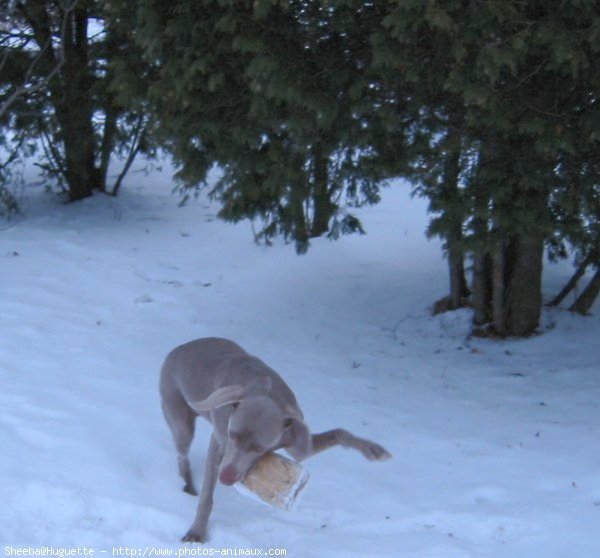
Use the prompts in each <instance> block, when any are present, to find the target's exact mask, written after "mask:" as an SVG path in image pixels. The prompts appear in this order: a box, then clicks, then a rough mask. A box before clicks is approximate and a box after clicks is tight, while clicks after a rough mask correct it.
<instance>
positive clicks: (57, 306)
mask: <svg viewBox="0 0 600 558" xmlns="http://www.w3.org/2000/svg"><path fill="white" fill-rule="evenodd" d="M178 201H179V198H178V197H177V196H173V195H172V194H171V182H170V178H169V176H168V175H167V174H162V175H161V174H155V175H151V176H149V177H146V176H144V175H143V174H139V173H138V174H134V175H132V176H131V177H130V178H129V181H128V183H127V184H126V185H125V186H124V188H123V190H122V193H121V195H120V196H119V197H118V198H116V199H113V198H109V197H104V196H95V197H93V198H92V199H89V200H85V201H83V202H81V203H77V204H72V205H62V204H61V203H60V202H59V200H57V199H56V198H55V197H54V196H51V195H48V194H44V193H41V192H37V191H34V189H31V188H30V189H29V190H28V192H27V194H26V197H25V200H24V202H25V210H26V216H25V218H22V219H20V220H18V221H17V222H16V223H15V224H13V225H12V226H8V227H7V228H5V229H4V230H2V231H1V232H0V315H1V320H0V390H1V391H0V451H1V454H0V475H1V479H2V483H1V488H0V498H1V500H0V501H1V504H2V505H1V506H0V543H1V544H2V551H3V552H4V553H5V555H9V552H15V551H16V550H17V549H21V551H23V549H32V551H34V550H35V549H39V547H42V546H45V547H53V548H54V549H59V548H63V549H65V548H69V547H78V546H79V547H84V546H86V547H89V548H94V549H95V550H96V556H102V555H107V556H112V555H113V554H114V552H113V549H114V548H116V549H117V551H116V552H117V554H118V553H119V550H118V549H119V548H120V552H121V554H123V553H124V552H125V550H126V549H127V550H128V551H129V552H130V555H131V554H135V553H138V554H144V553H145V552H146V553H147V552H148V551H149V550H151V549H155V550H160V549H163V550H164V549H170V550H169V551H173V552H175V553H176V552H177V551H178V550H181V549H185V548H187V550H188V553H189V552H190V551H191V550H192V549H193V548H194V547H190V546H187V547H184V546H182V545H181V543H179V539H180V537H181V536H182V535H183V534H184V533H185V532H186V531H187V528H188V527H189V525H190V524H191V522H192V519H193V516H194V513H195V508H196V503H197V502H196V499H195V498H192V497H190V496H189V495H187V494H185V493H183V492H182V491H181V486H182V482H181V480H180V479H179V477H178V475H177V467H176V455H175V451H174V448H173V446H172V441H171V438H170V434H169V432H168V430H167V427H166V424H165V423H164V420H163V417H162V414H161V410H160V403H159V397H158V391H157V378H158V370H159V367H160V365H161V362H162V359H163V358H164V356H165V355H166V354H167V352H168V351H169V350H170V349H172V348H173V347H174V346H176V345H178V344H180V343H182V342H185V341H188V340H191V339H193V338H197V337H203V336H210V335H218V336H225V337H229V338H231V339H234V340H235V341H237V342H239V343H240V344H241V345H242V346H244V347H245V348H247V349H248V350H249V351H250V352H252V353H254V354H256V355H258V356H259V357H261V358H262V359H263V360H264V361H266V362H267V363H268V364H269V365H271V366H272V367H274V368H275V369H276V370H278V371H279V372H280V373H281V375H282V376H283V377H284V378H285V379H286V380H287V382H288V383H289V384H290V385H291V386H292V388H293V389H294V390H295V391H296V394H297V396H298V398H299V401H300V403H301V405H302V407H303V410H304V414H305V416H306V418H307V421H308V423H309V424H310V425H311V427H312V429H313V430H314V431H320V430H325V429H329V428H331V427H336V426H342V427H345V428H347V429H349V430H351V431H353V432H355V433H356V434H358V435H360V436H364V437H367V438H371V439H373V440H376V441H378V442H380V443H381V444H383V445H384V446H385V447H386V448H387V449H388V450H390V451H391V453H392V454H393V455H394V458H393V459H392V460H389V461H387V462H383V463H371V462H368V461H366V460H365V459H364V458H363V457H362V456H361V455H359V454H358V453H357V452H353V451H351V450H343V449H339V448H335V449H332V450H331V451H328V452H325V453H323V454H321V455H317V456H315V457H313V458H311V459H310V460H308V461H307V462H306V467H307V468H308V469H309V471H310V475H311V478H310V481H309V483H308V485H307V486H306V488H305V489H304V492H303V494H302V497H301V499H300V501H299V502H298V504H297V506H296V507H295V509H294V511H292V512H290V513H285V512H282V511H279V510H276V509H274V508H268V507H265V506H264V505H261V504H259V503H257V502H255V501H253V500H251V499H249V498H247V497H244V496H243V495H241V494H239V493H238V492H237V491H235V490H232V489H231V488H227V487H224V486H218V487H217V491H216V498H215V507H214V511H213V514H212V517H211V522H210V535H211V539H210V541H209V543H208V544H207V545H206V546H205V547H198V548H204V550H205V551H208V550H209V549H212V550H213V551H214V552H219V553H220V552H221V550H223V549H232V550H231V552H233V551H234V550H235V551H236V552H238V554H241V550H243V549H264V550H265V552H266V550H267V549H269V548H272V549H285V550H286V551H287V556H291V557H299V558H304V557H307V558H310V557H315V558H317V557H319V558H321V557H340V558H341V557H344V558H352V557H365V556H374V557H375V556H376V557H392V556H393V557H397V556H402V557H415V558H459V557H460V558H463V557H494V558H498V557H507V558H508V557H510V558H520V557H523V558H531V557H534V556H540V557H544V558H551V557H556V558H559V557H564V556H569V557H570V558H588V557H593V556H598V555H600V536H599V535H598V525H600V467H599V464H600V444H599V439H600V436H599V435H600V423H599V418H598V415H599V413H598V409H599V406H598V401H599V398H600V366H599V362H600V317H599V314H600V308H599V306H598V305H596V307H595V313H596V315H594V316H592V317H587V318H584V317H580V316H576V315H571V314H570V313H568V312H566V311H564V310H555V311H552V312H546V313H545V315H544V333H543V335H540V336H537V337H533V338H531V339H527V340H509V341H504V342H498V341H492V340H483V339H473V338H469V336H468V333H469V319H470V316H469V312H468V311H460V312H455V313H451V314H445V315H441V316H438V317H435V318H432V317H430V315H429V311H428V305H430V304H431V303H432V302H433V300H435V299H436V298H439V297H440V296H443V295H444V294H445V292H446V281H447V278H446V268H445V262H444V261H443V258H442V253H441V249H440V245H439V243H438V242H436V241H427V240H426V239H425V236H424V229H425V224H426V220H427V217H426V212H425V208H426V206H425V203H424V202H423V201H422V200H411V199H410V198H409V196H408V187H407V186H406V185H404V184H402V183H395V184H394V185H393V186H392V187H391V188H390V189H389V190H387V191H385V192H384V196H383V202H382V203H381V204H380V205H378V206H375V207H372V208H368V209H364V210H362V211H361V217H362V219H363V222H364V225H365V227H366V229H367V230H368V234H367V235H366V236H351V237H345V238H342V239H341V240H340V241H338V242H330V241H328V240H317V241H315V242H314V243H313V245H312V248H311V249H310V251H309V253H308V254H307V255H305V256H297V255H296V254H295V253H294V250H293V247H292V246H286V245H284V244H283V243H282V242H278V243H276V244H275V245H274V246H273V247H271V248H265V247H261V246H257V245H255V244H254V242H253V239H252V235H251V231H250V227H249V226H248V224H244V223H242V224H240V225H237V226H233V225H228V224H224V223H222V222H220V221H218V220H216V218H215V213H216V211H217V207H216V206H214V205H211V204H210V203H208V202H207V201H206V200H205V199H204V198H200V199H199V200H196V201H192V202H190V203H189V204H188V205H187V206H185V207H183V208H180V207H178ZM569 273H570V269H569V267H568V266H566V265H562V266H552V267H548V269H547V271H546V282H545V294H546V296H550V295H552V294H554V292H555V291H556V289H558V288H559V287H560V286H561V284H562V283H563V282H564V280H566V278H567V277H568V275H569ZM209 432H210V429H209V427H208V425H206V424H205V423H199V424H198V428H197V433H196V440H195V443H194V446H193V451H192V459H193V463H194V466H195V471H196V477H197V479H198V482H199V481H200V480H201V475H202V471H203V459H204V455H205V451H206V447H207V444H208V437H209ZM240 549H241V550H240ZM25 551H26V552H27V550H25ZM196 552H197V553H200V552H202V550H196ZM13 555H14V554H13ZM146 555H147V554H146ZM197 555H201V554H197ZM216 555H225V554H216Z"/></svg>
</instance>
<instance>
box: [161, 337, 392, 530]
mask: <svg viewBox="0 0 600 558" xmlns="http://www.w3.org/2000/svg"><path fill="white" fill-rule="evenodd" d="M160 393H161V397H162V408H163V411H164V414H165V417H166V419H167V423H168V424H169V427H170V429H171V432H172V433H173V438H174V440H175V446H176V448H177V453H178V459H179V473H180V475H181V476H182V477H183V480H184V482H185V486H184V488H183V489H184V491H185V492H188V493H190V494H193V495H196V494H197V491H196V488H195V486H194V481H193V480H192V472H191V469H190V462H189V459H188V452H189V449H190V445H191V443H192V438H193V437H194V424H195V420H196V417H197V416H201V417H203V418H205V419H207V420H208V421H209V422H210V423H212V425H213V432H212V436H211V438H210V445H209V447H208V455H207V457H206V470H205V472H204V483H203V485H202V491H201V493H200V502H199V504H198V511H197V513H196V518H195V519H194V523H192V526H191V527H190V529H189V531H188V532H187V534H186V535H185V536H184V537H183V539H182V540H183V541H185V542H205V541H206V538H207V523H208V517H209V515H210V512H211V510H212V505H213V492H214V489H215V485H216V482H217V479H218V480H220V481H221V483H223V484H225V485H232V484H234V483H236V482H238V481H239V480H241V479H243V478H244V476H245V475H246V473H247V472H248V470H249V469H250V468H251V467H252V465H254V463H255V462H256V461H257V460H258V459H260V458H261V457H262V456H263V455H264V454H265V453H267V452H270V451H273V450H277V449H280V448H283V449H285V450H286V451H287V452H288V453H289V454H290V455H291V456H292V457H293V458H294V459H297V460H302V459H305V458H306V457H309V456H311V455H313V454H315V453H318V452H320V451H323V450H325V449H328V448H330V447H332V446H335V445H341V446H344V447H347V448H354V449H356V450H358V451H360V452H361V453H362V454H363V455H364V456H365V457H366V458H367V459H370V460H383V459H387V458H389V457H391V456H390V454H389V453H388V452H387V451H386V450H385V449H384V448H382V447H381V446H380V445H379V444H376V443H374V442H371V441H369V440H365V439H363V438H359V437H357V436H354V434H351V433H350V432H348V431H346V430H342V429H341V428H336V429H335V430H329V431H328V432H323V433H321V434H312V435H311V434H310V433H309V429H308V427H307V425H306V423H305V422H304V419H303V415H302V411H301V410H300V407H299V406H298V403H297V401H296V397H295V396H294V393H293V392H292V390H291V389H290V388H289V387H288V386H287V384H286V383H285V382H284V381H283V380H282V379H281V377H280V376H279V374H277V373H276V372H275V371H274V370H272V369H271V368H269V367H268V366H267V365H266V364H265V363H264V362H262V361H261V360H260V359H258V358H256V357H254V356H251V355H249V354H248V353H247V352H246V351H244V349H242V348H241V347H240V346H239V345H237V344H236V343H234V342H233V341H229V340H227V339H219V338H215V337H210V338H205V339H197V340H196V341H191V342H190V343H186V344H184V345H180V346H179V347H177V348H175V349H174V350H173V351H171V352H170V353H169V355H168V356H167V358H166V360H165V362H164V364H163V367H162V371H161V378H160Z"/></svg>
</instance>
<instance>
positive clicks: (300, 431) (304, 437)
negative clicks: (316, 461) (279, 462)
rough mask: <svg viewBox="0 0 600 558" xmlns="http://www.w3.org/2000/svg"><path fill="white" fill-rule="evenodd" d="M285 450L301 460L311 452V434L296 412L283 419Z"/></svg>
mask: <svg viewBox="0 0 600 558" xmlns="http://www.w3.org/2000/svg"><path fill="white" fill-rule="evenodd" d="M283 428H284V433H283V438H284V448H285V450H286V451H287V452H288V453H289V454H290V455H291V456H292V457H293V458H294V459H296V460H298V461H301V460H302V459H305V458H306V457H308V456H309V455H310V454H311V453H312V436H311V434H310V431H309V429H308V426H307V425H306V423H305V422H304V421H303V420H302V419H301V418H300V417H299V416H298V415H296V414H293V415H289V416H287V417H286V418H284V419H283Z"/></svg>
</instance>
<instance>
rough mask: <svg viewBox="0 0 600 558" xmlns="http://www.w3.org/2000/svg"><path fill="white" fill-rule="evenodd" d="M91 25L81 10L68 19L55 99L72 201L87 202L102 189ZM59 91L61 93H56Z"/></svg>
mask: <svg viewBox="0 0 600 558" xmlns="http://www.w3.org/2000/svg"><path fill="white" fill-rule="evenodd" d="M87 25H88V15H87V10H86V9H85V8H84V7H80V6H77V7H76V8H75V9H74V10H73V12H72V13H71V14H69V17H68V18H67V25H66V28H65V35H64V37H63V49H64V56H65V61H64V65H63V68H62V72H61V74H62V77H63V79H62V80H61V81H62V84H60V85H55V86H54V89H55V92H54V95H53V98H54V100H55V107H56V117H57V119H58V122H59V125H60V127H61V138H62V140H63V146H64V151H65V175H66V176H65V178H66V182H67V185H68V189H69V199H70V200H71V201H75V200H80V199H83V198H86V197H88V196H90V195H91V194H92V192H93V190H95V189H99V188H100V186H101V185H100V183H99V173H98V170H97V169H96V164H95V162H96V161H95V159H96V153H95V138H94V127H93V123H92V116H93V109H92V101H91V85H92V79H91V76H90V73H89V68H88V62H89V61H88V43H87V41H88V39H87ZM58 88H60V90H59V91H56V89H58Z"/></svg>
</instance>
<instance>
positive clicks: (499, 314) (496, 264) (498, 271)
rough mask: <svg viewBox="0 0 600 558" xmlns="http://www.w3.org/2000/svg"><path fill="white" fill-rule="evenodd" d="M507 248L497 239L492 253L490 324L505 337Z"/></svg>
mask: <svg viewBox="0 0 600 558" xmlns="http://www.w3.org/2000/svg"><path fill="white" fill-rule="evenodd" d="M507 263H508V262H507V246H506V242H505V241H504V239H503V238H497V239H496V240H495V242H494V249H493V252H492V296H491V300H492V324H493V326H494V331H495V332H496V333H497V334H498V335H500V336H501V337H504V336H505V335H506V328H507V327H506V326H507V324H506V305H505V301H506V271H507V270H506V267H507Z"/></svg>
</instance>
